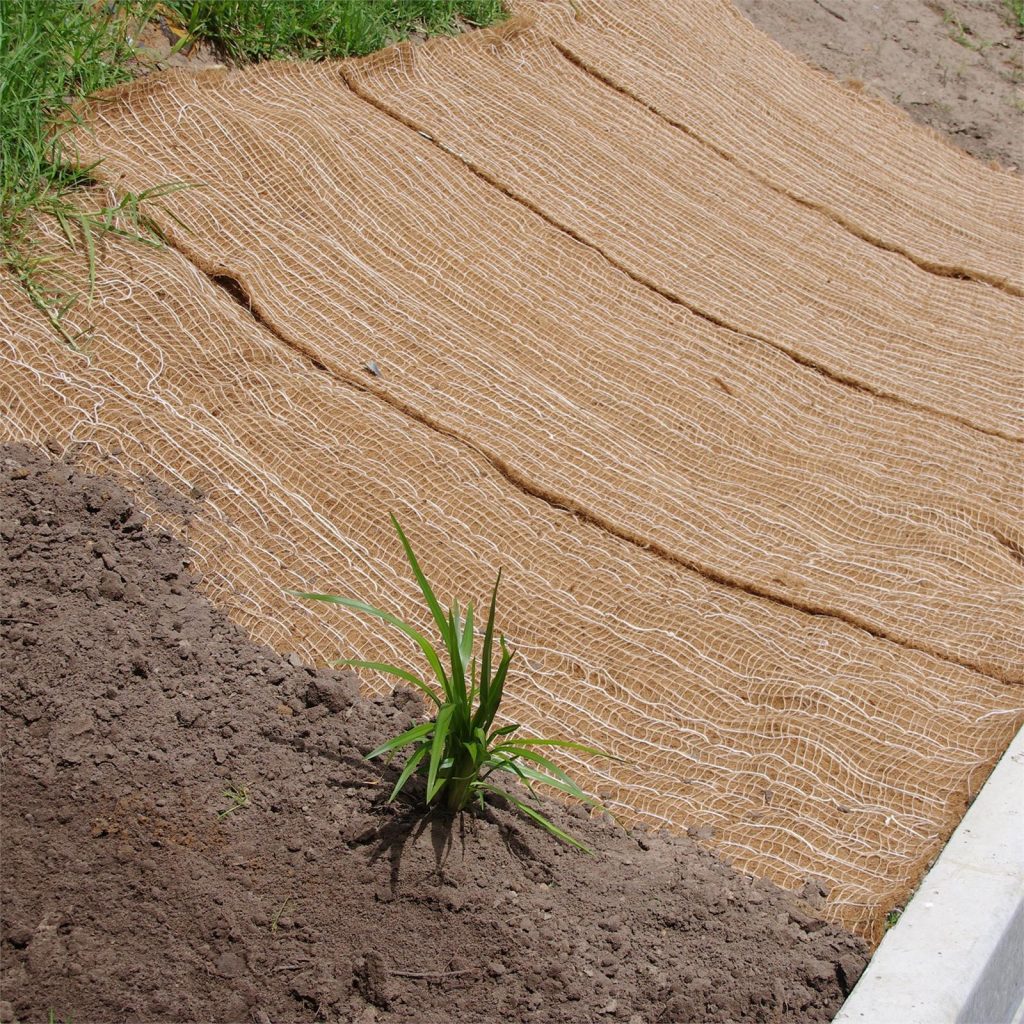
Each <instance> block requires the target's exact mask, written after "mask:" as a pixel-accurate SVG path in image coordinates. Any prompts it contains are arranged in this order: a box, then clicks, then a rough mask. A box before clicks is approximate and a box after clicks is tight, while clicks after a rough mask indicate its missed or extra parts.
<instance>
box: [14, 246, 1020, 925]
mask: <svg viewBox="0 0 1024 1024" xmlns="http://www.w3.org/2000/svg"><path fill="white" fill-rule="evenodd" d="M0 319H2V322H3V323H4V325H5V327H6V328H7V330H6V331H5V332H4V335H3V337H2V339H0V358H2V359H3V373H2V374H0V404H2V407H3V409H4V411H5V415H4V417H3V420H2V421H0V435H2V437H3V439H5V440H15V439H17V440H21V439H30V440H34V441H43V440H46V439H51V440H53V441H56V442H57V443H58V444H60V445H69V444H78V445H79V446H80V456H79V457H80V459H81V460H82V461H83V462H84V464H85V465H87V466H90V467H92V468H100V469H106V470H107V471H112V472H115V473H116V474H117V475H118V476H122V477H127V478H128V479H129V480H130V481H133V482H134V485H135V487H136V488H137V489H141V485H140V484H139V482H138V476H139V475H142V476H144V477H150V476H152V477H155V478H156V479H157V480H159V481H162V482H163V483H164V484H167V485H171V486H172V487H173V488H174V489H175V490H177V491H180V492H184V493H186V494H187V493H188V492H189V491H190V490H191V489H192V488H198V489H199V490H201V491H203V492H204V493H205V495H206V497H205V500H204V501H203V503H202V505H201V506H200V508H199V510H198V513H197V514H196V516H195V517H194V519H193V520H192V521H191V524H190V525H189V526H188V529H187V536H188V539H189V541H190V542H191V544H192V545H193V546H194V549H195V550H196V552H197V558H198V565H197V568H199V569H201V570H202V571H203V572H204V573H205V574H206V575H205V578H206V585H207V587H208V589H209V591H210V593H211V594H212V596H213V597H214V598H215V599H216V600H217V601H219V602H220V603H222V604H223V605H224V606H225V607H227V608H228V609H229V611H230V612H231V614H232V615H234V617H235V618H236V619H237V620H238V621H240V622H241V623H243V624H244V625H245V626H246V627H248V628H249V629H250V630H251V631H252V632H253V633H254V634H255V635H256V636H257V637H259V638H260V639H262V640H264V641H267V642H269V643H271V644H273V645H274V646H276V647H278V648H279V649H283V650H289V649H291V650H298V651H300V652H302V653H304V654H306V655H313V654H315V655H317V656H319V657H332V656H335V655H337V654H338V653H339V652H344V653H345V654H348V655H353V656H361V657H369V658H376V657H382V656H386V657H394V658H397V659H399V660H400V661H402V662H404V663H410V664H412V663H414V662H413V659H412V655H411V652H410V651H409V650H408V649H407V648H406V647H404V646H401V645H399V646H398V647H393V646H392V637H391V635H390V634H388V633H380V632H378V631H377V630H376V629H375V628H373V627H372V626H370V625H368V624H367V623H366V622H365V621H364V620H363V619H361V618H359V617H356V616H353V615H349V614H347V613H344V612H341V611H340V610H330V609H326V610H325V609H321V608H314V609H310V608H306V607H302V606H299V605H297V604H295V603H293V602H290V601H289V600H288V599H286V598H285V597H284V595H283V594H282V593H281V591H280V589H279V587H282V586H288V585H296V584H298V585H308V586H316V587H327V588H331V589H339V590H342V591H344V592H346V593H355V594H363V595H367V596H372V597H373V598H374V599H376V600H377V601H379V602H380V603H382V604H383V605H385V606H386V607H390V608H394V609H396V610H399V611H401V612H403V613H404V614H406V615H408V616H410V617H411V618H412V619H414V620H415V621H418V622H419V624H420V625H422V626H426V625H427V623H426V621H425V620H424V618H423V615H422V610H421V609H419V608H418V606H417V603H416V601H415V594H414V590H413V587H412V586H411V585H410V584H409V582H408V581H407V579H406V575H405V572H404V570H403V568H402V565H401V563H400V558H399V557H398V554H397V552H396V544H395V540H394V537H393V536H392V535H391V532H390V528H389V526H388V524H387V522H386V519H385V516H386V513H387V512H388V511H390V510H394V511H395V512H396V513H397V514H398V515H399V517H400V518H401V519H402V520H403V522H404V523H405V525H406V527H407V529H408V531H409V533H410V534H411V536H412V537H413V539H414V542H415V544H416V546H417V549H418V550H419V551H420V553H421V556H422V559H423V561H424V563H425V565H426V566H428V567H429V569H430V570H431V572H432V574H433V575H434V576H436V577H437V582H438V584H439V586H440V589H441V591H442V592H443V593H445V594H451V593H458V594H460V595H463V596H466V595H477V596H480V595H483V594H484V593H485V592H486V587H487V585H488V582H489V580H490V579H491V577H492V574H493V573H494V571H495V570H496V568H497V566H498V565H499V564H503V565H504V566H505V568H506V573H507V575H506V585H505V592H504V601H503V609H502V622H503V625H504V627H505V628H506V629H507V631H508V633H509V635H510V637H511V639H512V640H513V642H514V643H515V644H516V646H517V647H518V648H519V649H520V651H521V654H522V657H521V660H520V663H519V670H518V672H517V673H516V676H515V679H514V681H513V682H512V684H511V685H510V687H509V694H510V708H509V711H510V713H511V714H513V715H515V716H517V717H520V718H521V719H522V720H523V721H525V722H527V723H528V724H529V725H531V726H533V727H536V728H538V729H542V730H543V731H544V732H545V733H549V734H552V733H554V734H565V735H571V736H574V737H577V738H580V739H583V740H585V741H588V742H593V743H598V744H600V745H602V746H607V747H609V748H611V749H612V750H614V751H615V752H617V753H619V754H620V755H623V756H625V757H628V758H629V759H630V760H631V761H632V762H633V763H632V764H631V765H625V766H623V765H616V766H614V767H613V768H612V769H608V767H607V765H595V766H593V767H591V768H589V769H587V772H586V778H587V781H588V783H589V784H591V785H592V786H595V787H597V788H599V789H600V790H601V791H602V792H603V793H604V794H605V795H606V796H607V797H608V798H609V799H610V801H611V802H612V804H613V806H615V807H616V809H617V810H620V811H622V812H624V814H625V816H626V818H627V820H632V819H635V818H637V817H640V818H644V819H646V820H649V821H652V822H664V821H671V822H675V823H695V824H698V825H711V826H713V828H714V829H715V832H714V838H713V840H712V842H713V844H714V845H715V846H716V847H717V848H718V849H720V850H721V851H723V852H724V853H726V854H729V855H731V856H733V857H735V858H736V861H737V863H738V864H739V865H740V866H741V867H743V868H745V869H747V870H750V871H752V872H755V873H757V874H762V875H769V876H771V877H773V878H775V879H777V880H779V881H781V882H783V883H784V884H788V885H797V884H799V883H800V882H801V881H802V879H803V878H804V877H805V876H807V875H812V874H813V875H818V876H821V877H822V878H824V879H826V880H828V881H829V882H830V883H831V884H833V885H834V888H833V890H832V895H831V908H832V912H833V913H834V914H836V915H837V916H839V917H841V918H842V919H843V920H845V921H847V922H848V923H850V924H852V925H854V926H857V927H860V928H861V929H862V930H864V931H866V932H868V933H870V932H872V931H873V930H877V927H878V925H879V922H880V918H881V916H882V915H884V913H885V912H886V911H887V910H888V909H889V907H891V906H892V905H893V904H895V903H898V902H900V901H902V900H903V899H904V898H905V895H906V893H907V890H908V887H909V886H910V885H912V884H913V882H914V880H915V879H916V878H917V877H918V875H919V873H920V872H921V870H922V869H923V867H924V865H925V863H926V862H927V860H928V858H929V857H930V856H932V855H933V854H934V851H935V849H936V848H937V844H938V843H939V841H940V840H941V839H942V837H943V836H945V835H946V834H947V833H948V831H949V830H950V828H951V827H952V825H953V824H954V822H955V820H956V819H957V817H958V816H959V814H960V813H961V812H962V810H963V804H964V799H965V797H967V796H969V795H970V794H971V793H973V792H975V791H976V789H977V787H978V785H979V784H980V783H981V782H982V780H983V779H984V776H985V775H986V773H987V768H988V766H989V765H990V764H991V762H992V761H993V759H994V758H995V757H996V756H997V755H998V754H999V752H1000V751H1001V750H1002V749H1003V747H1004V746H1005V744H1006V743H1007V741H1008V738H1009V736H1010V735H1011V733H1012V731H1013V728H1014V726H1015V724H1016V723H1018V722H1019V721H1020V720H1021V717H1022V714H1021V702H1020V694H1019V691H1018V690H1017V689H1016V688H1013V687H1007V686H1005V685H1002V684H999V683H996V682H994V681H992V680H991V679H988V678H985V677H982V676H979V675H977V674H975V673H973V672H971V671H969V670H966V669H963V668H960V667H957V666H954V665H951V664H949V663H948V662H945V661H941V660H939V659H936V658H934V657H932V656H930V655H927V654H922V653H920V652H916V651H910V650H907V649H905V648H903V647H900V646H899V645H896V644H893V643H889V642H886V641H883V640H878V639H875V638H873V637H871V636H869V635H867V634H866V633H864V632H862V631H860V630H856V629H853V628H851V627H849V626H847V625H845V624H844V623H841V622H838V621H836V620H835V619H833V618H828V617H822V616H811V615H807V614H804V613H802V612H799V611H795V610H793V609H789V608H786V607H782V606H780V605H779V604H778V603H776V602H771V601H767V600H763V599H759V598H755V597H752V596H750V595H748V594H745V593H743V592H741V591H740V590H738V589H736V588H734V587H723V586H720V585H718V584H715V583H712V582H710V581H708V580H707V579H706V578H704V577H703V576H701V575H700V574H698V573H695V572H691V571H688V570H685V569H682V568H680V567H678V566H674V565H672V564H670V563H668V562H667V561H666V560H665V559H663V558H660V557H658V556H657V555H655V554H652V553H649V552H644V551H642V550H640V549H638V548H637V547H636V546H635V545H633V544H630V543H628V542H625V541H622V540H620V539H617V538H615V537H611V536H609V535H608V533H607V532H606V531H604V530H602V529H600V528H598V527H596V526H594V525H592V524H588V523H587V522H585V521H582V520H581V519H579V518H578V517H576V516H573V515H571V514H569V513H567V512H564V511H561V510H558V509H556V508H553V507H551V506H550V505H549V504H548V503H546V502H544V501H542V500H540V499H538V498H535V497H531V496H529V495H526V494H524V493H523V492H522V491H521V490H520V489H518V488H517V487H515V486H513V485H512V484H510V483H509V482H508V481H507V480H505V479H504V478H503V477H502V476H501V475H500V474H499V473H497V472H495V470H494V469H493V468H492V467H491V466H490V465H489V464H488V462H487V461H486V460H484V459H483V458H481V457H480V456H478V455H477V454H475V453H474V452H473V451H472V450H471V448H470V447H469V446H468V445H465V444H462V443H460V442H458V441H455V440H452V439H450V438H447V437H445V436H442V435H441V434H439V433H438V432H437V431H435V430H432V429H430V428H429V427H427V426H425V425H423V424H421V423H419V422H417V421H416V420H415V419H412V418H410V417H409V416H407V415H404V414H403V413H401V412H400V411H398V410H396V409H394V408H393V407H391V406H390V405H389V404H388V403H387V402H386V401H384V400H382V399H381V398H379V397H376V396H374V395H371V394H369V393H366V392H364V391H360V390H359V389H358V388H354V387H352V386H350V385H346V384H344V383H342V382H339V381H338V380H336V379H335V378H334V377H333V375H332V374H331V373H329V372H327V371H324V370H321V369H317V368H316V367H315V366H314V365H313V364H312V363H311V362H310V361H309V360H308V359H306V358H304V357H302V356H300V355H298V354H297V353H295V351H294V350H293V349H291V348H290V347H289V346H287V345H285V344H282V343H281V342H280V341H279V340H277V339H276V338H274V337H273V336H272V335H271V334H270V333H269V332H268V331H266V330H264V329H262V328H261V327H259V326H258V325H257V324H256V323H255V322H254V321H253V320H252V318H251V317H250V316H249V314H248V313H247V312H245V311H243V310H242V309H241V308H240V307H239V306H238V305H237V304H236V303H235V302H234V301H233V300H231V299H230V298H229V297H227V296H226V294H225V293H224V291H223V290H222V289H220V288H218V287H216V286H215V285H213V284H211V283H210V282H209V281H208V280H207V279H206V278H205V277H204V275H202V274H201V273H200V272H198V271H197V270H196V269H195V268H194V267H193V266H192V265H190V264H189V263H188V262H187V261H186V260H185V259H184V258H183V257H182V256H180V255H178V254H176V253H173V252H164V253H155V252H153V251H151V250H141V251H139V250H132V249H130V248H128V247H127V246H124V245H123V244H122V243H116V244H113V245H111V246H109V251H108V253H107V256H106V259H105V261H104V263H103V266H102V267H101V270H100V277H99V281H98V289H97V297H96V301H95V304H94V308H93V310H92V313H91V319H92V321H93V322H94V323H95V324H96V326H97V330H96V334H95V337H94V339H93V341H92V342H91V343H90V345H89V354H88V357H85V356H82V355H79V354H76V353H74V352H72V351H70V350H69V349H67V348H66V347H64V346H62V345H60V344H59V343H58V342H57V341H56V340H55V339H54V337H53V335H52V334H51V333H50V332H49V330H48V329H47V328H46V327H45V326H44V324H43V322H42V320H41V318H40V317H39V315H38V314H37V313H36V312H35V311H34V310H33V309H31V308H30V307H29V306H28V304H27V302H26V300H25V299H24V297H23V296H22V294H21V293H20V292H19V291H18V289H17V287H16V286H15V285H14V284H13V283H12V282H11V281H10V280H9V279H4V280H2V281H0ZM109 452H112V453H113V455H112V457H107V458H103V457H102V453H109ZM154 493H156V492H154ZM156 507H157V509H158V510H159V508H160V503H159V502H157V503H156ZM165 517H166V515H165ZM368 681H369V682H370V683H371V684H372V685H374V686H378V687H379V686H381V685H383V683H382V680H380V679H372V680H368Z"/></svg>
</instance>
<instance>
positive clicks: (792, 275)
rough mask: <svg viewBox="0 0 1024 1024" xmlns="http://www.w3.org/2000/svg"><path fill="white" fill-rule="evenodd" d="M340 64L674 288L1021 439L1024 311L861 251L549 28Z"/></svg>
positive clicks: (987, 290)
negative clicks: (615, 84) (619, 86)
mask: <svg viewBox="0 0 1024 1024" xmlns="http://www.w3.org/2000/svg"><path fill="white" fill-rule="evenodd" d="M346 67H347V69H348V70H347V71H346V78H347V79H348V80H349V81H350V82H351V84H352V85H353V86H354V87H356V88H357V89H358V91H359V92H360V93H361V94H363V95H366V96H368V97H369V98H371V99H372V100H374V101H376V102H379V103H381V104H382V105H383V106H384V107H385V108H386V109H387V110H389V111H391V112H394V113H395V114H397V115H398V116H399V117H401V118H403V119H406V120H408V121H409V122H410V123H411V124H412V125H413V127H415V128H416V129H418V130H421V131H423V132H426V133H428V134H429V135H430V136H432V137H433V138H434V139H436V140H437V142H438V143H439V144H440V145H441V146H443V147H445V148H446V149H449V150H451V151H452V152H453V153H455V154H457V155H458V156H459V157H460V158H462V159H463V160H465V161H466V162H467V163H468V164H469V165H470V166H472V167H474V168H478V169H479V170H480V171H481V173H483V174H485V175H486V176H487V177H488V178H489V179H491V180H493V181H494V182H495V183H497V184H498V185H499V186H500V187H502V188H505V189H507V190H508V191H509V192H511V193H512V194H513V195H515V196H517V197H519V198H521V199H523V200H524V201H525V202H526V203H528V204H529V205H530V206H531V207H533V208H535V209H537V210H538V211H540V212H541V213H542V214H543V215H544V216H546V217H548V218H550V219H551V220H552V221H553V222H555V223H556V224H558V225H560V226H562V227H564V228H565V229H566V230H567V231H569V232H570V233H572V234H573V235H574V236H577V237H579V238H581V239H583V240H584V241H586V242H589V243H591V244H593V245H595V246H596V247H597V248H598V249H599V250H600V251H601V252H603V253H604V254H606V255H607V256H608V258H609V259H610V260H611V261H613V262H614V263H615V264H616V265H617V266H619V267H622V268H623V269H624V270H626V271H627V272H628V273H630V274H631V275H632V276H634V277H635V278H637V279H638V280H641V281H643V282H645V283H648V284H650V285H651V286H652V287H654V288H656V289H658V290H659V291H660V292H662V293H663V294H665V295H668V296H671V297H672V298H673V299H676V300H678V301H679V302H681V303H683V304H685V305H686V306H688V307H690V308H692V309H694V310H696V311H698V312H700V313H703V314H705V315H706V316H708V317H710V318H711V319H713V320H715V321H716V322H718V323H723V324H726V325H728V326H730V327H733V328H736V329H738V330H741V331H743V332H745V333H747V334H749V335H751V336H753V337H755V338H760V339H763V340H765V341H767V342H770V343H771V344H773V345H776V346H777V347H779V348H781V349H783V350H785V351H786V352H789V353H791V354H792V355H793V356H794V357H795V358H797V359H798V360H800V361H802V362H806V363H810V364H811V365H813V366H815V367H820V368H821V369H823V370H824V371H825V372H827V373H829V374H831V375H833V376H835V377H837V378H839V379H841V380H844V381H850V382H852V383H853V384H855V385H858V386H862V387H864V388H867V389H870V390H871V391H874V392H877V393H879V394H883V395H890V396H895V397H896V398H898V399H900V400H902V401H904V402H907V403H911V404H914V405H918V406H922V407H924V408H927V409H930V410H935V411H938V412H940V413H943V414H946V415H948V416H951V417H954V418H956V419H958V420H960V421H962V422H965V423H969V424H973V425H975V426H977V427H979V428H981V429H983V430H987V431H992V432H996V433H999V434H1002V435H1003V436H1006V437H1012V438H1015V439H1018V440H1019V439H1021V438H1024V418H1022V413H1024V410H1022V408H1021V402H1020V397H1021V393H1022V388H1024V359H1018V360H1015V361H1014V360H1008V359H1007V339H1008V338H1011V337H1014V338H1018V339H1019V338H1021V337H1024V302H1022V301H1021V300H1019V299H1018V298H1016V297H1013V296H1010V295H1007V294H1006V293H1004V292H1000V291H998V290H996V289H994V288H992V287H991V286H989V285H985V284H979V283H977V282H968V281H956V280H952V279H950V278H948V277H939V276H936V275H935V274H931V273H928V272H926V271H924V270H921V269H920V268H919V267H917V266H915V265H914V264H913V263H911V262H910V261H909V260H907V259H905V258H904V257H902V256H899V255H896V254H894V253H891V252H884V251H882V250H880V249H878V248H876V247H874V246H871V245H868V244H866V243H865V242H864V241H862V240H861V239H859V238H857V237H855V236H854V235H852V234H851V233H850V232H848V231H846V230H845V229H844V228H842V227H840V226H839V225H837V224H836V223H834V222H833V221H832V220H829V219H828V218H827V217H825V216H823V215H822V214H821V213H819V212H817V211H814V210H809V209H807V208H805V207H803V206H801V205H799V204H797V203H794V202H793V201H792V199H790V198H788V197H787V196H784V195H780V194H779V193H778V192H776V191H775V190H773V189H771V188H769V187H767V186H766V185H765V184H764V182H763V181H761V180H759V179H758V178H757V177H755V176H754V175H752V174H751V173H749V172H748V171H747V170H745V169H744V168H743V167H741V166H739V165H737V164H736V163H735V162H733V161H730V160H729V159H727V158H724V157H721V156H719V155H718V154H717V153H715V152H714V151H712V150H710V149H709V148H708V147H707V146H705V145H703V144H702V143H700V142H699V141H697V140H696V139H694V138H692V137H690V136H688V135H687V134H685V133H684V132H682V131H679V130H678V129H677V128H674V127H672V126H671V125H670V124H668V123H667V122H666V121H665V120H664V119H663V118H661V117H658V116H657V115H656V114H653V113H651V112H650V111H649V110H647V109H646V108H645V107H643V106H642V105H641V104H639V103H637V102H636V101H634V100H632V99H631V98H629V97H626V96H622V95H621V94H619V93H617V92H615V91H614V90H612V89H609V88H608V87H607V86H606V85H604V84H603V83H602V82H600V81H598V80H597V79H595V78H594V77H593V76H592V75H590V74H588V73H587V72H586V71H584V70H582V69H580V68H579V67H577V66H576V65H575V64H573V63H572V62H571V61H569V60H568V59H567V58H566V57H564V56H563V55H562V54H561V53H560V52H559V51H558V50H557V49H556V48H555V47H554V46H553V45H551V44H550V43H549V42H548V41H547V39H546V37H545V36H544V35H543V33H542V32H540V31H538V30H536V29H526V30H525V31H523V32H520V33H518V34H516V33H514V32H512V31H510V30H509V29H508V27H506V28H505V30H504V32H503V33H501V34H499V33H498V32H492V33H489V34H486V33H482V34H480V35H477V36H475V37H470V38H468V39H459V40H455V41H451V40H438V41H437V42H435V43H432V44H427V45H425V46H422V47H413V46H412V45H407V46H402V47H398V48H394V49H392V50H387V51H384V52H382V53H380V54H377V55H375V56H373V57H369V58H367V59H366V60H364V61H361V62H356V63H353V64H350V65H346ZM1018 352H1020V350H1019V349H1018Z"/></svg>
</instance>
